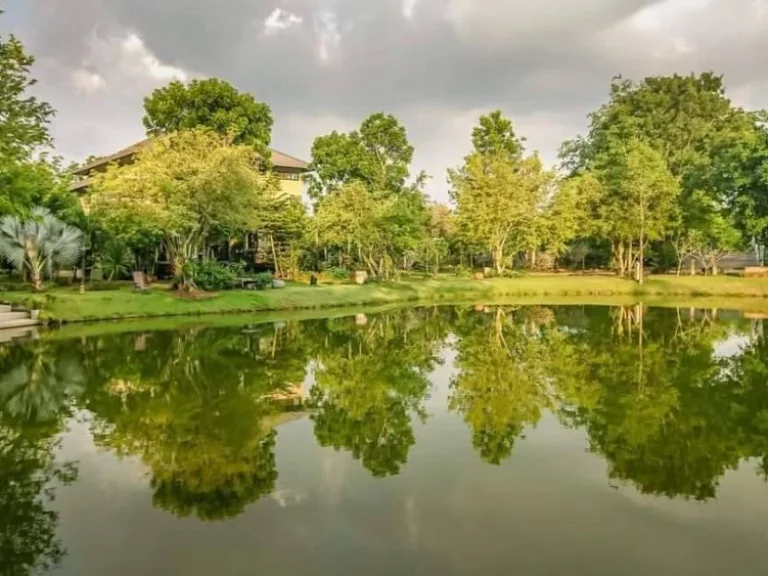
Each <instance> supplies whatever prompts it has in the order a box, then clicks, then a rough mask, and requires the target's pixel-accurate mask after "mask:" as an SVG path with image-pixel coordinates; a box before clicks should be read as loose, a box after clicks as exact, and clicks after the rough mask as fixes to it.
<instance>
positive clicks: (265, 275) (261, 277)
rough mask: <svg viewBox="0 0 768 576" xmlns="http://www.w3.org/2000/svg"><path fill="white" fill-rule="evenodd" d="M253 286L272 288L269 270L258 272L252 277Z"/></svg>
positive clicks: (263, 288) (261, 288)
mask: <svg viewBox="0 0 768 576" xmlns="http://www.w3.org/2000/svg"><path fill="white" fill-rule="evenodd" d="M253 279H254V284H253V286H254V288H256V290H266V289H267V288H272V281H273V278H272V274H271V273H270V272H259V273H258V274H256V275H255V276H254V277H253Z"/></svg>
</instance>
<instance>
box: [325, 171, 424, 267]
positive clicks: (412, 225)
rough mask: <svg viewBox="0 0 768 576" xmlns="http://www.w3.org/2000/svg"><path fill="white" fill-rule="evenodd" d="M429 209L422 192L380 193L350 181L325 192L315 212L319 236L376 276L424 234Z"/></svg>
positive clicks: (412, 247) (411, 247)
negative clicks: (393, 195) (325, 194)
mask: <svg viewBox="0 0 768 576" xmlns="http://www.w3.org/2000/svg"><path fill="white" fill-rule="evenodd" d="M427 218H428V213H427V210H426V201H425V198H424V195H423V194H422V193H421V192H417V191H411V192H404V193H402V194H400V195H398V196H396V197H388V198H387V197H378V196H376V195H374V194H372V193H371V192H370V191H369V190H368V189H367V188H366V187H365V185H364V184H363V183H362V182H353V183H351V184H347V185H345V186H343V187H342V188H341V189H340V190H338V191H336V192H334V193H332V194H330V195H328V196H326V197H325V198H323V199H322V200H321V201H320V202H319V204H318V207H317V211H316V214H315V226H316V229H317V234H318V239H319V241H320V242H321V243H322V244H323V245H326V246H335V247H337V248H339V249H341V250H344V251H346V254H347V255H348V256H349V258H350V259H351V260H352V261H355V262H359V263H361V264H362V265H363V266H365V267H366V268H367V269H368V271H369V272H370V273H371V274H372V275H374V276H378V277H383V276H385V275H387V274H388V273H389V271H390V269H391V268H392V266H393V264H394V262H395V261H396V260H397V259H398V258H399V257H401V256H402V255H403V254H404V253H405V252H406V251H407V250H415V249H416V248H417V247H418V245H419V243H420V241H421V240H422V238H423V234H424V232H425V229H426V221H427Z"/></svg>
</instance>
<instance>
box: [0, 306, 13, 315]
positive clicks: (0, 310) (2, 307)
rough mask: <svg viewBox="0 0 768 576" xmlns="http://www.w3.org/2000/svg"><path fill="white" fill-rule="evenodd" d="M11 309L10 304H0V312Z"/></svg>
mask: <svg viewBox="0 0 768 576" xmlns="http://www.w3.org/2000/svg"><path fill="white" fill-rule="evenodd" d="M10 311H11V305H10V304H0V314H3V313H5V312H10Z"/></svg>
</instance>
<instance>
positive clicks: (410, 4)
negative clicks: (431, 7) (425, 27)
mask: <svg viewBox="0 0 768 576" xmlns="http://www.w3.org/2000/svg"><path fill="white" fill-rule="evenodd" d="M416 2H418V0H403V16H405V17H406V18H408V20H410V19H411V18H413V9H414V8H415V7H416Z"/></svg>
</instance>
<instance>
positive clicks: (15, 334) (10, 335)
mask: <svg viewBox="0 0 768 576" xmlns="http://www.w3.org/2000/svg"><path fill="white" fill-rule="evenodd" d="M37 336H38V333H37V329H36V328H34V327H23V328H8V329H6V330H0V344H5V343H8V342H12V341H14V340H26V339H28V338H36V337H37Z"/></svg>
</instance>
